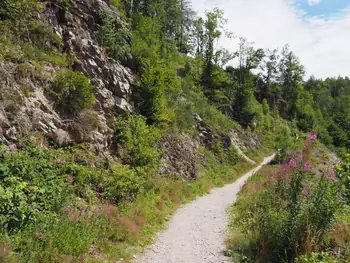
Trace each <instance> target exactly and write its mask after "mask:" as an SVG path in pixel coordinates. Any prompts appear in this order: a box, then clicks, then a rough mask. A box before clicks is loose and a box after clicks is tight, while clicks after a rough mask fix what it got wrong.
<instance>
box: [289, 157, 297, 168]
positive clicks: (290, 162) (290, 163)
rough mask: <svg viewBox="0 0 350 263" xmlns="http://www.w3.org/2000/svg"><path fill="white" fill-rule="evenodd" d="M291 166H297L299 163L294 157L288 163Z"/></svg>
mask: <svg viewBox="0 0 350 263" xmlns="http://www.w3.org/2000/svg"><path fill="white" fill-rule="evenodd" d="M288 165H289V167H296V166H297V163H296V161H295V160H294V159H290V161H289V163H288Z"/></svg>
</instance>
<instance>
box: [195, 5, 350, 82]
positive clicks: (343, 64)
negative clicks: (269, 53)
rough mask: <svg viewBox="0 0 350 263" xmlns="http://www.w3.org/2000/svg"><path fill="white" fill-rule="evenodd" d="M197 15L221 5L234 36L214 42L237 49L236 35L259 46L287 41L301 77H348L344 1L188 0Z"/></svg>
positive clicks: (349, 18) (348, 18) (349, 37)
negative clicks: (303, 73) (301, 67)
mask: <svg viewBox="0 0 350 263" xmlns="http://www.w3.org/2000/svg"><path fill="white" fill-rule="evenodd" d="M192 5H193V9H194V10H195V11H197V12H198V14H199V15H203V14H204V12H205V11H210V10H212V9H213V8H215V7H219V8H220V9H223V10H224V12H225V17H226V18H227V20H228V23H227V25H226V29H227V30H228V31H231V32H233V34H234V35H235V36H236V37H237V38H236V39H234V40H229V39H222V40H221V41H220V43H219V46H224V47H225V48H227V49H229V50H230V51H232V52H235V51H237V49H238V44H237V39H238V37H244V38H246V39H248V40H249V41H252V42H255V46H256V47H259V48H269V49H275V48H279V49H281V48H282V47H283V46H284V45H285V44H289V45H290V47H291V49H292V50H293V51H294V53H295V54H296V55H297V56H298V57H299V58H300V61H301V63H302V64H303V65H304V66H305V67H306V72H307V76H311V75H314V76H315V77H317V78H326V77H335V76H338V75H341V76H350V0H192Z"/></svg>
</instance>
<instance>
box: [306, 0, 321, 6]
mask: <svg viewBox="0 0 350 263" xmlns="http://www.w3.org/2000/svg"><path fill="white" fill-rule="evenodd" d="M307 2H308V3H309V5H317V4H319V3H320V2H321V0H308V1H307Z"/></svg>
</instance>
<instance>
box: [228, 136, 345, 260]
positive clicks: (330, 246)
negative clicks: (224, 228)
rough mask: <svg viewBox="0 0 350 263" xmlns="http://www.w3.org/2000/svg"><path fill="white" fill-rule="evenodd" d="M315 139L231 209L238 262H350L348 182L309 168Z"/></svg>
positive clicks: (257, 180)
mask: <svg viewBox="0 0 350 263" xmlns="http://www.w3.org/2000/svg"><path fill="white" fill-rule="evenodd" d="M315 137H316V133H314V134H312V135H309V136H308V139H307V141H305V143H304V146H303V148H302V149H301V150H300V151H298V152H296V153H293V154H291V153H289V154H286V156H285V157H284V158H283V163H282V164H280V165H277V166H275V167H270V168H268V167H266V168H265V170H264V171H263V172H261V173H260V174H259V175H257V176H254V178H253V179H251V180H250V182H249V183H247V184H246V185H245V187H244V190H243V192H242V194H241V196H240V198H239V200H238V202H237V203H236V204H235V205H234V206H233V208H232V211H231V216H232V217H231V226H232V234H231V238H230V240H229V247H230V249H229V254H230V255H231V256H233V257H234V258H235V260H236V262H256V261H259V262H320V261H322V262H348V259H349V253H350V250H349V245H350V235H349V229H348V228H349V226H348V223H349V218H348V216H345V218H342V217H341V216H339V215H341V214H346V213H347V211H348V207H347V206H346V202H347V200H346V198H344V192H345V191H347V190H346V189H347V188H346V186H345V187H344V180H345V179H342V178H339V176H337V175H336V173H335V171H334V170H333V169H331V168H329V170H328V171H325V173H323V174H322V175H317V174H316V170H312V169H311V167H314V169H315V168H316V167H315V166H316V165H317V164H316V163H312V162H310V159H311V157H312V156H311V155H312V141H313V140H314V139H315ZM342 196H343V198H342ZM340 229H342V230H340ZM323 251H326V252H323ZM332 260H334V261H332Z"/></svg>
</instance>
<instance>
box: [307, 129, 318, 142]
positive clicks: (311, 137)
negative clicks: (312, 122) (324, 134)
mask: <svg viewBox="0 0 350 263" xmlns="http://www.w3.org/2000/svg"><path fill="white" fill-rule="evenodd" d="M306 139H307V140H308V141H313V140H315V139H317V132H315V131H314V132H312V133H311V134H309V135H308V136H307V138H306Z"/></svg>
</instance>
